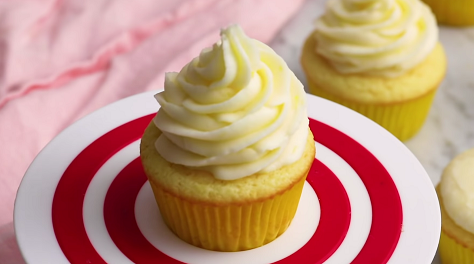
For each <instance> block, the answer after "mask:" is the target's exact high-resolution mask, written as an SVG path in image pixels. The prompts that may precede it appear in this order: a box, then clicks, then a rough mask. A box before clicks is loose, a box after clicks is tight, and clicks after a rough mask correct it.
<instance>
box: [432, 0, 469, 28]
mask: <svg viewBox="0 0 474 264" xmlns="http://www.w3.org/2000/svg"><path fill="white" fill-rule="evenodd" d="M423 2H425V3H426V4H427V5H428V6H430V7H431V10H432V11H433V13H434V14H435V16H436V19H437V20H438V22H440V23H443V24H448V25H453V26H469V25H474V1H472V0H423Z"/></svg>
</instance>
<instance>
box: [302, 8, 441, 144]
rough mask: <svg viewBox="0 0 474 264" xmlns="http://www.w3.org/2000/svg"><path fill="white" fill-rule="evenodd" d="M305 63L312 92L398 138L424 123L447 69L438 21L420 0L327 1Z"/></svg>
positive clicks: (308, 43)
mask: <svg viewBox="0 0 474 264" xmlns="http://www.w3.org/2000/svg"><path fill="white" fill-rule="evenodd" d="M301 63H302V66H303V69H304V72H305V74H306V77H307V80H308V89H309V92H311V93H313V94H315V95H318V96H321V97H324V98H326V99H329V100H332V101H335V102H337V103H340V104H342V105H345V106H347V107H349V108H352V109H353V110H356V111H358V112H360V113H361V114H363V115H365V116H367V117H369V118H371V119H372V120H374V121H375V122H377V123H379V124H380V125H382V126H383V127H385V128H386V129H387V130H389V131H390V132H391V133H392V134H394V135H395V136H396V137H398V138H399V139H400V140H406V139H408V138H410V137H412V136H413V135H414V134H415V133H416V132H417V131H418V130H419V129H420V128H421V126H422V125H423V123H424V121H425V119H426V116H427V115H428V112H429V109H430V107H431V104H432V100H433V98H434V96H435V93H436V90H437V88H438V86H439V84H440V82H441V81H442V79H443V78H444V75H445V72H446V57H445V54H444V50H443V47H442V46H441V44H440V43H439V42H438V28H437V25H436V20H435V18H434V16H433V14H432V13H431V12H430V9H429V8H428V7H427V6H426V5H425V4H423V3H422V2H420V1H419V0H398V1H390V0H329V1H328V2H327V10H326V13H325V14H324V15H323V16H322V17H321V18H319V19H318V20H317V21H316V29H315V31H314V32H313V33H312V34H311V35H310V36H309V37H308V38H307V39H306V42H305V44H304V47H303V51H302V56H301Z"/></svg>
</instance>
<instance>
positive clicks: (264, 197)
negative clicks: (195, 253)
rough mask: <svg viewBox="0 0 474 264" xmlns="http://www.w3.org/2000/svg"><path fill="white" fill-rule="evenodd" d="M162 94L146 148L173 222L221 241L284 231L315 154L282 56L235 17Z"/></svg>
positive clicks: (249, 241)
mask: <svg viewBox="0 0 474 264" xmlns="http://www.w3.org/2000/svg"><path fill="white" fill-rule="evenodd" d="M156 99H157V100H158V102H159V103H160V105H161V109H160V111H159V112H158V114H157V115H156V117H155V118H154V120H153V122H152V123H151V124H150V125H149V126H148V128H147V129H146V131H145V133H144V135H143V138H142V142H141V154H140V155H141V159H142V163H143V167H144V170H145V173H146V174H147V176H148V179H149V182H150V184H151V186H152V189H153V192H154V194H155V198H156V201H157V203H158V206H159V208H160V211H161V214H162V216H163V220H164V222H165V223H166V224H167V226H168V227H169V228H170V229H171V230H172V231H173V232H174V233H175V234H176V235H177V236H178V237H180V238H181V239H183V240H184V241H186V242H188V243H190V244H193V245H195V246H198V247H202V248H206V249H210V250H218V251H239V250H246V249H251V248H255V247H259V246H262V245H264V244H266V243H269V242H270V241H272V240H274V239H275V238H276V237H278V236H279V235H281V234H282V233H283V232H284V231H285V230H286V229H287V227H288V226H289V224H290V222H291V220H292V219H293V217H294V215H295V213H296V209H297V206H298V202H299V199H300V196H301V192H302V188H303V184H304V182H305V179H306V176H307V173H308V171H309V169H310V167H311V164H312V162H313V160H314V155H315V144H314V140H313V137H312V134H311V131H310V130H309V127H308V122H309V120H308V116H307V114H306V103H305V102H306V94H305V92H304V89H303V85H302V84H301V83H300V82H299V81H298V80H297V79H296V77H295V75H294V74H293V73H292V72H291V71H290V70H289V69H288V66H287V65H286V63H285V62H284V61H283V59H281V58H280V57H279V56H278V55H277V54H276V53H275V52H274V51H273V50H272V49H271V48H269V47H268V46H266V45H265V44H263V43H261V42H258V41H256V40H254V39H250V38H248V37H247V36H246V35H245V34H244V33H243V31H242V29H241V28H240V27H239V26H231V27H229V28H227V29H225V30H223V31H222V32H221V40H220V41H219V42H218V43H216V44H214V46H213V47H212V48H208V49H204V50H203V51H202V52H201V54H200V55H199V57H197V58H195V59H194V60H192V61H191V62H190V63H189V64H187V65H186V66H185V67H184V68H183V69H182V70H181V71H180V72H179V73H168V74H167V76H166V81H165V90H164V92H162V93H159V94H157V95H156Z"/></svg>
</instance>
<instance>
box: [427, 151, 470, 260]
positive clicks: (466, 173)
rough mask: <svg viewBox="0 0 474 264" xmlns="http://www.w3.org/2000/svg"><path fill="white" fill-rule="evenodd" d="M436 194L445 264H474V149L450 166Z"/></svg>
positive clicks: (464, 153) (457, 158)
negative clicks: (438, 203)
mask: <svg viewBox="0 0 474 264" xmlns="http://www.w3.org/2000/svg"><path fill="white" fill-rule="evenodd" d="M436 191H437V193H438V198H439V202H440V205H441V218H442V219H441V222H442V227H441V239H440V242H439V249H438V251H439V254H440V257H441V261H442V263H444V264H450V263H456V264H468V263H469V264H470V263H474V148H473V149H470V150H467V151H465V152H463V153H461V154H460V155H458V156H456V157H455V158H454V159H453V160H452V161H451V163H449V165H448V166H447V167H446V169H445V170H444V172H443V175H442V177H441V182H440V184H439V185H438V186H437V188H436Z"/></svg>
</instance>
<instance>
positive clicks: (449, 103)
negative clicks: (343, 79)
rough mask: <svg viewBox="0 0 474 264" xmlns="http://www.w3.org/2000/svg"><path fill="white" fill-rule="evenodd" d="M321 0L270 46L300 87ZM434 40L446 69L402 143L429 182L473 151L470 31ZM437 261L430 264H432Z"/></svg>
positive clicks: (447, 32) (473, 46) (448, 31)
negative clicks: (420, 121) (417, 125)
mask: <svg viewBox="0 0 474 264" xmlns="http://www.w3.org/2000/svg"><path fill="white" fill-rule="evenodd" d="M325 2H326V1H321V0H308V1H307V2H306V3H305V4H304V5H303V7H302V8H301V9H300V10H299V12H298V14H296V16H295V17H294V18H293V19H292V20H290V21H288V23H287V25H286V26H285V27H284V28H283V29H282V30H281V32H280V33H279V35H278V36H277V37H276V38H275V39H274V41H273V42H272V43H271V46H272V48H274V50H275V51H276V52H277V53H279V54H280V55H281V56H282V57H283V59H285V60H286V62H287V63H288V66H289V67H290V68H291V69H292V70H293V71H294V72H295V74H296V76H297V77H298V78H299V79H300V80H301V81H302V82H303V84H305V85H306V78H305V76H304V74H303V70H302V68H301V66H300V63H299V58H300V55H301V47H302V44H303V42H304V39H305V38H306V37H307V36H308V34H309V33H310V32H311V31H312V30H313V22H314V20H315V19H316V18H317V17H318V16H320V15H321V14H322V13H323V10H324V5H325ZM440 41H441V43H442V44H443V46H444V48H445V51H446V54H447V57H448V71H447V74H446V77H445V80H444V81H443V83H442V84H441V85H440V88H439V90H438V93H437V95H436V97H435V100H434V103H433V106H432V108H431V111H430V113H429V115H428V118H427V120H426V123H425V124H424V126H423V127H422V129H421V130H420V132H419V133H418V134H417V135H416V136H415V137H413V138H412V139H410V140H409V141H407V142H405V145H406V146H407V147H408V148H409V149H410V150H411V151H412V152H413V153H414V154H415V156H416V157H417V158H418V159H419V160H420V162H421V164H422V165H423V166H424V167H425V169H426V171H427V172H428V174H429V176H430V178H431V180H432V181H433V184H435V185H436V184H437V183H438V182H439V180H440V177H441V174H442V172H443V169H444V167H446V165H447V164H448V163H449V161H450V160H451V159H452V158H453V157H454V156H455V155H457V154H459V153H461V152H462V151H464V150H466V149H469V148H473V147H474V27H465V28H455V27H446V26H440ZM438 263H440V262H439V259H438V257H436V258H435V260H434V261H433V264H438Z"/></svg>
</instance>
